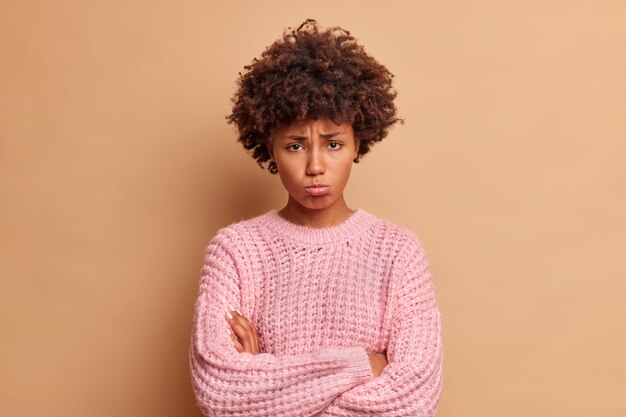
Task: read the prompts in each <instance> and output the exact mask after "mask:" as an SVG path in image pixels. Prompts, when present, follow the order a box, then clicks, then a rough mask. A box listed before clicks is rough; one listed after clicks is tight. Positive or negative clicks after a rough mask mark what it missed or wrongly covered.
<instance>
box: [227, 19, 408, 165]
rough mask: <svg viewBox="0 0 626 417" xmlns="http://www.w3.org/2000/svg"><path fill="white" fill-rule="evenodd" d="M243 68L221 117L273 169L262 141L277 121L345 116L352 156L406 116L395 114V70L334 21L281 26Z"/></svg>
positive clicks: (280, 123) (342, 118) (339, 120)
mask: <svg viewBox="0 0 626 417" xmlns="http://www.w3.org/2000/svg"><path fill="white" fill-rule="evenodd" d="M244 69H246V70H247V71H246V72H245V73H244V74H242V73H241V72H240V73H239V79H238V80H237V85H238V88H237V90H236V92H235V94H234V95H233V97H232V102H233V108H232V113H231V114H230V115H228V116H226V120H227V121H228V123H229V124H233V123H234V124H235V125H236V127H237V129H238V132H239V137H238V140H239V141H240V142H241V143H242V144H243V146H244V148H245V149H246V150H248V152H249V153H250V154H251V155H252V157H253V158H255V159H256V160H257V163H258V164H259V165H260V166H261V167H262V168H265V165H268V166H267V169H268V170H269V171H270V172H271V173H272V174H275V173H276V172H278V168H277V166H276V163H275V162H274V161H273V160H271V157H270V154H269V150H268V147H267V140H268V139H269V138H270V136H271V135H272V133H273V132H274V131H275V129H277V128H278V127H280V126H283V125H288V124H290V123H291V122H293V121H303V120H314V119H318V118H320V117H328V118H330V119H331V120H333V122H335V124H341V123H349V124H351V125H352V128H353V129H354V137H355V138H357V139H359V141H360V145H359V149H358V155H357V157H356V158H355V159H354V162H359V160H360V158H361V156H363V155H365V154H366V153H368V152H369V150H370V148H371V147H372V145H373V144H374V143H375V142H379V141H381V140H383V139H384V138H385V137H386V136H387V134H388V133H389V129H390V128H391V127H392V126H393V125H394V124H395V123H396V122H400V123H404V121H403V120H402V119H399V118H397V117H396V114H397V109H396V106H395V104H394V99H395V98H396V95H397V92H396V91H395V90H394V89H393V88H392V79H393V77H394V75H393V74H392V73H391V72H389V70H388V69H387V68H386V67H385V66H383V65H382V64H380V63H379V62H378V61H376V60H375V59H374V58H373V57H371V56H369V55H368V54H367V53H366V52H365V50H364V49H363V46H361V45H359V44H358V43H357V42H356V39H355V38H354V37H353V36H351V35H350V32H348V31H347V30H344V29H342V28H340V27H331V28H328V29H326V30H323V31H320V30H319V29H318V27H317V22H316V21H315V20H313V19H307V20H306V21H305V22H304V23H302V24H301V25H300V27H298V28H297V29H293V28H288V29H286V30H285V31H284V32H283V35H282V38H279V39H278V40H277V41H275V42H274V43H273V44H271V45H270V46H268V47H267V48H266V49H265V51H264V52H263V53H262V54H261V57H260V59H257V58H254V59H253V61H252V64H250V65H246V66H244ZM267 161H270V162H269V164H266V163H267Z"/></svg>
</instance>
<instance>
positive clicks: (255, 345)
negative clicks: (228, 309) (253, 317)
mask: <svg viewBox="0 0 626 417" xmlns="http://www.w3.org/2000/svg"><path fill="white" fill-rule="evenodd" d="M233 315H234V316H235V320H237V322H238V323H240V324H241V325H242V326H243V327H244V328H245V329H246V331H247V332H248V335H249V336H250V342H251V344H252V349H253V352H252V353H255V354H256V353H259V334H258V333H257V330H256V327H254V325H253V324H252V323H251V322H250V320H248V319H247V318H246V317H245V316H243V315H241V314H239V313H236V312H235V313H233Z"/></svg>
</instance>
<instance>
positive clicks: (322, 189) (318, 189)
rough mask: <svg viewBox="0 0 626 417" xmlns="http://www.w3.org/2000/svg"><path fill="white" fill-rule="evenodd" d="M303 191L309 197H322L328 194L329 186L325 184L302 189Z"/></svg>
mask: <svg viewBox="0 0 626 417" xmlns="http://www.w3.org/2000/svg"><path fill="white" fill-rule="evenodd" d="M304 191H305V192H306V193H307V194H308V195H311V196H316V197H319V196H322V195H326V194H328V193H330V186H329V185H326V184H316V185H311V186H308V187H304Z"/></svg>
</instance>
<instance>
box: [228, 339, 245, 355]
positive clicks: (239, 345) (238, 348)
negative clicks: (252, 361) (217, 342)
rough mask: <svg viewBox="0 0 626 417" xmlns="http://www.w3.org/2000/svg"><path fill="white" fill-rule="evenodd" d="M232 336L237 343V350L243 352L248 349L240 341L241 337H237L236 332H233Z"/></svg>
mask: <svg viewBox="0 0 626 417" xmlns="http://www.w3.org/2000/svg"><path fill="white" fill-rule="evenodd" d="M230 338H231V339H232V341H233V344H234V345H235V349H236V350H237V352H239V353H242V352H245V351H246V349H245V348H244V347H243V346H242V345H241V343H239V339H237V336H235V335H234V334H231V335H230Z"/></svg>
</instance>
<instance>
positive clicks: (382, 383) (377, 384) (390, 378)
mask: <svg viewBox="0 0 626 417" xmlns="http://www.w3.org/2000/svg"><path fill="white" fill-rule="evenodd" d="M398 262H399V263H400V264H401V265H400V267H399V268H397V269H396V272H394V274H398V276H395V277H393V279H396V280H397V281H396V282H398V287H397V291H396V292H395V295H394V296H392V297H393V298H392V300H391V308H392V309H393V310H392V311H393V312H392V314H393V317H392V325H391V335H390V340H389V344H388V347H387V362H388V364H387V366H386V367H385V369H384V370H383V372H382V373H381V374H380V375H379V376H378V377H377V378H374V379H372V380H371V381H370V382H367V383H364V384H361V385H359V386H357V387H354V388H352V389H350V390H348V391H346V392H345V393H343V394H342V395H340V396H338V397H337V398H336V399H335V400H334V401H333V403H332V404H331V405H329V407H327V408H326V409H325V410H324V411H323V412H322V413H320V414H319V416H320V417H322V416H323V417H331V416H333V417H339V416H341V417H348V416H352V417H360V416H370V417H372V416H385V417H404V416H406V417H409V416H410V417H433V416H435V415H436V413H437V406H438V403H439V396H440V393H441V386H442V370H443V369H442V368H443V349H442V339H441V314H440V311H439V308H438V307H437V303H436V299H435V287H434V284H433V280H432V276H431V274H430V272H429V265H428V260H427V258H426V254H425V253H424V250H423V248H422V245H421V242H420V241H419V240H418V239H417V238H416V237H414V236H413V238H412V239H410V241H409V243H408V244H407V245H406V247H405V250H404V252H403V254H402V255H401V256H400V259H398ZM394 285H395V284H394Z"/></svg>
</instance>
